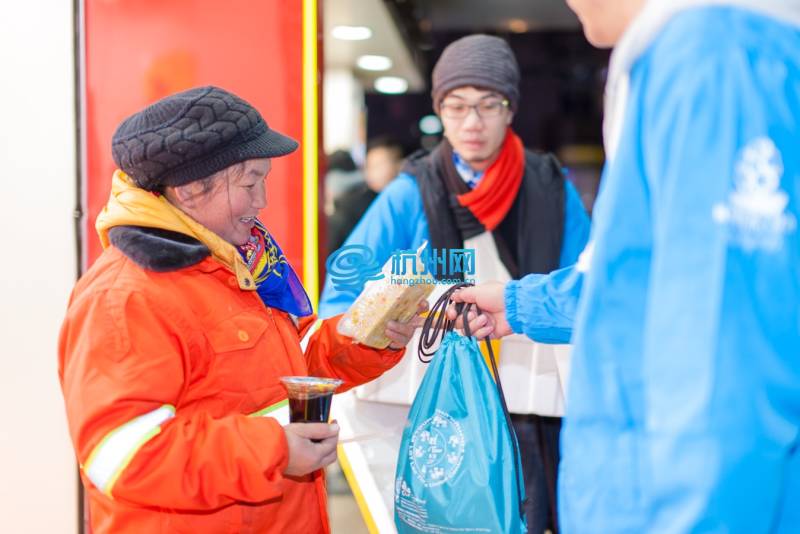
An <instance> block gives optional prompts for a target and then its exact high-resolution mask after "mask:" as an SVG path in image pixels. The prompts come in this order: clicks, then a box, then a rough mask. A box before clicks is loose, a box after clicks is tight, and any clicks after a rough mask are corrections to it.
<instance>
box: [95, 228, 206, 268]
mask: <svg viewBox="0 0 800 534" xmlns="http://www.w3.org/2000/svg"><path fill="white" fill-rule="evenodd" d="M108 237H109V240H110V241H111V244H112V245H114V246H115V247H117V248H118V249H119V250H120V251H122V253H123V254H125V256H127V257H128V258H130V259H131V261H133V262H134V263H135V264H136V265H138V266H140V267H142V268H144V269H148V270H151V271H156V272H159V273H163V272H170V271H177V270H179V269H183V268H185V267H189V266H192V265H195V264H197V263H200V262H201V261H203V260H204V259H205V258H207V257H208V256H210V255H211V251H210V250H209V249H208V247H207V246H205V245H204V244H203V243H201V242H200V241H198V240H197V239H195V238H193V237H190V236H188V235H186V234H182V233H179V232H172V231H170V230H162V229H159V228H147V227H144V226H115V227H113V228H111V229H109V231H108Z"/></svg>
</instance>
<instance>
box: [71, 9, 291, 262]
mask: <svg viewBox="0 0 800 534" xmlns="http://www.w3.org/2000/svg"><path fill="white" fill-rule="evenodd" d="M302 9H303V2H302V0H263V1H255V0H253V1H248V0H227V1H225V2H219V1H218V0H167V1H164V0H86V2H85V5H84V24H85V30H84V38H85V71H84V72H85V87H86V93H85V95H84V98H85V106H84V113H85V120H86V131H85V133H84V139H83V142H84V147H85V151H86V171H85V184H84V185H85V203H86V205H85V206H84V209H85V214H86V221H85V230H86V232H85V249H84V250H85V252H86V253H85V255H84V257H85V258H86V259H87V265H88V264H91V262H93V261H94V260H95V259H96V258H97V256H98V255H99V254H100V252H101V247H100V242H99V240H98V238H97V234H96V233H95V231H94V221H95V218H96V217H97V214H98V213H99V211H100V210H101V209H102V207H103V206H104V205H105V203H106V201H107V199H108V194H109V191H110V187H111V175H112V173H113V171H114V169H115V165H114V162H113V160H112V158H111V136H112V134H113V133H114V130H115V128H116V126H117V125H118V124H119V123H120V121H122V120H123V119H124V118H125V117H127V116H128V115H130V114H131V113H133V112H135V111H137V110H139V109H141V108H142V107H144V106H146V105H147V104H149V103H151V102H153V101H155V100H157V99H159V98H161V97H163V96H166V95H168V94H170V93H173V92H176V91H180V90H183V89H188V88H190V87H195V86H199V85H209V84H210V85H217V86H220V87H223V88H225V89H228V90H231V91H233V92H234V93H236V94H238V95H240V96H241V97H243V98H244V99H245V100H247V101H249V102H250V103H251V104H253V105H254V106H255V107H256V108H258V110H259V111H260V112H261V114H262V115H263V116H264V118H265V119H266V120H267V123H269V125H270V127H273V128H275V129H277V130H279V131H281V132H283V133H285V134H287V135H289V136H291V137H293V138H294V139H296V140H297V141H302V46H303V42H302V37H303V32H302ZM267 183H268V191H269V205H268V206H267V208H266V209H265V210H264V212H263V213H262V214H261V216H262V220H264V221H265V222H266V224H267V227H268V228H269V229H270V230H271V231H272V233H273V234H274V235H275V237H276V238H277V239H278V241H279V243H281V246H282V247H283V250H284V252H285V253H286V254H287V256H288V258H289V260H290V261H291V262H292V264H293V265H294V267H295V269H296V270H297V272H298V273H302V272H303V266H302V235H303V234H302V228H303V221H302V189H303V162H302V155H301V150H297V151H296V152H295V153H294V154H292V155H290V156H287V157H284V158H277V159H275V160H274V161H273V170H272V173H271V174H270V176H269V178H268V180H267Z"/></svg>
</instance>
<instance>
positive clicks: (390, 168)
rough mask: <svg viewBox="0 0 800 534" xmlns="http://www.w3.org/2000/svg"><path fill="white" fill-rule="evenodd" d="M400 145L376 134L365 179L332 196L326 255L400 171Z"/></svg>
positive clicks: (389, 138)
mask: <svg viewBox="0 0 800 534" xmlns="http://www.w3.org/2000/svg"><path fill="white" fill-rule="evenodd" d="M404 155H405V154H404V150H403V146H402V145H401V144H400V142H399V141H397V140H396V139H394V138H392V137H377V138H375V139H373V140H372V141H370V142H369V143H368V144H367V156H366V159H365V162H364V172H363V176H364V181H363V182H355V183H353V184H352V185H350V186H349V187H348V188H347V189H345V190H343V191H341V192H340V193H339V194H337V195H335V196H334V198H333V213H331V214H330V216H329V217H328V254H332V253H333V252H334V251H336V250H337V249H339V248H340V247H341V246H342V245H343V244H344V241H345V239H347V236H348V235H350V232H351V231H352V230H353V228H355V226H356V224H358V221H359V220H361V216H362V215H364V212H366V211H367V208H369V205H370V204H372V201H373V200H375V197H377V196H378V193H380V192H381V191H383V189H384V188H385V187H386V186H387V185H389V182H391V181H392V180H394V178H395V177H396V176H397V174H398V173H399V172H400V167H401V166H402V164H403V156H404Z"/></svg>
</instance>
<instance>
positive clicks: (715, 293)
mask: <svg viewBox="0 0 800 534" xmlns="http://www.w3.org/2000/svg"><path fill="white" fill-rule="evenodd" d="M630 75H631V78H630V94H629V100H628V107H627V108H626V110H625V123H624V126H623V130H622V132H623V133H622V137H621V140H620V143H619V147H620V148H619V149H618V151H617V154H616V156H615V158H614V160H613V162H612V163H611V164H610V165H609V166H607V168H606V169H605V172H604V178H603V182H602V185H601V192H600V195H599V197H598V201H597V203H596V205H595V211H594V221H593V228H592V236H591V240H592V243H593V246H592V247H591V248H593V253H592V254H591V258H589V257H588V256H589V254H587V257H586V258H582V260H585V261H582V262H581V263H584V264H585V265H586V267H587V271H586V274H585V275H584V274H582V273H581V272H579V271H578V270H577V269H575V268H570V269H566V270H560V271H556V272H554V273H552V275H550V276H531V277H528V278H525V279H523V280H521V281H518V282H513V283H510V284H509V285H508V286H507V289H506V305H507V309H508V317H509V320H510V323H511V325H512V326H513V328H514V329H515V330H516V331H517V332H524V333H526V334H528V335H529V336H531V337H533V338H534V339H539V340H544V341H559V340H564V339H567V338H569V335H570V331H571V330H572V327H573V318H574V336H573V338H572V339H573V342H574V352H573V362H572V376H571V378H570V386H569V392H568V402H567V417H566V418H565V422H564V427H563V432H562V462H561V467H560V470H561V471H560V475H561V476H560V480H559V499H560V502H559V507H560V508H559V509H560V514H559V517H560V519H561V521H562V527H563V532H565V533H567V534H569V533H575V532H577V533H581V534H583V533H593V532H597V533H609V532H614V533H619V532H631V533H634V532H635V533H641V532H657V533H667V534H669V533H686V532H742V533H745V532H746V533H751V532H800V450H798V444H800V441H799V440H798V435H799V433H800V235H799V234H800V233H799V232H798V223H799V222H800V148H799V147H800V144H799V143H800V31H798V29H797V28H796V27H793V26H789V25H785V24H783V23H780V22H778V21H776V20H775V19H771V18H767V17H764V16H761V15H758V14H756V13H754V12H750V11H745V10H742V9H736V8H729V7H713V8H702V9H692V10H688V11H685V12H683V13H682V14H679V15H676V16H675V17H673V19H672V20H671V21H670V22H668V24H667V25H666V26H665V27H664V28H663V29H662V31H661V33H660V34H659V36H658V37H657V38H656V40H655V41H654V42H653V43H652V44H651V45H650V47H649V48H648V49H647V51H646V52H645V54H644V55H642V56H641V57H640V58H639V59H638V61H637V62H636V63H635V64H634V65H633V67H632V70H631V72H630ZM579 294H580V297H581V298H580V300H578V295H579Z"/></svg>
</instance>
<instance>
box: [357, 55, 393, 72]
mask: <svg viewBox="0 0 800 534" xmlns="http://www.w3.org/2000/svg"><path fill="white" fill-rule="evenodd" d="M356 65H358V68H360V69H364V70H389V69H391V68H392V60H391V59H390V58H388V57H386V56H369V55H368V56H361V57H359V58H358V60H356Z"/></svg>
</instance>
